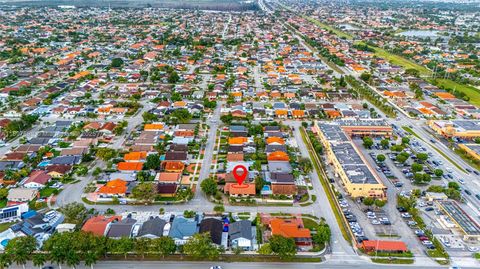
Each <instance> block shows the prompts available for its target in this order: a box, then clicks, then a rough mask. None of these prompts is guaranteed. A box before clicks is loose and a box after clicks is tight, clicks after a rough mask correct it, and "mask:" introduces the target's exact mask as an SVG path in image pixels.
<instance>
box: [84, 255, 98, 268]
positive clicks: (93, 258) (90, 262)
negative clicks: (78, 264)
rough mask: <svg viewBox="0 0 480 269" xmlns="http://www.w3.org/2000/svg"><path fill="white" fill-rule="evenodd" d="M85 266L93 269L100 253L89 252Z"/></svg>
mask: <svg viewBox="0 0 480 269" xmlns="http://www.w3.org/2000/svg"><path fill="white" fill-rule="evenodd" d="M84 255H85V266H90V268H91V269H93V265H94V264H95V263H97V260H98V253H96V252H95V251H87V252H86V253H85V254H84Z"/></svg>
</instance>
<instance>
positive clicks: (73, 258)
mask: <svg viewBox="0 0 480 269" xmlns="http://www.w3.org/2000/svg"><path fill="white" fill-rule="evenodd" d="M66 258H67V259H66V260H67V261H66V262H67V265H68V266H71V267H72V268H73V269H75V266H76V265H77V264H79V263H80V257H79V256H78V254H77V252H76V251H75V250H70V251H69V252H68V253H67V257H66Z"/></svg>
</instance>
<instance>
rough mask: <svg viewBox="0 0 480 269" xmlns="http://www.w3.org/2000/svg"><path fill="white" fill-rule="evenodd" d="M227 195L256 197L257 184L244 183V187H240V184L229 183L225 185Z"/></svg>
mask: <svg viewBox="0 0 480 269" xmlns="http://www.w3.org/2000/svg"><path fill="white" fill-rule="evenodd" d="M224 192H225V193H229V194H230V195H255V194H256V191H255V184H248V183H244V184H242V185H240V186H239V185H238V183H227V184H225V189H224Z"/></svg>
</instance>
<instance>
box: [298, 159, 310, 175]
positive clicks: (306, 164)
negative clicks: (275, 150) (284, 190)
mask: <svg viewBox="0 0 480 269" xmlns="http://www.w3.org/2000/svg"><path fill="white" fill-rule="evenodd" d="M298 166H299V167H300V168H301V169H302V170H303V172H305V173H310V172H311V171H312V170H313V165H312V162H311V161H310V159H308V158H301V159H300V160H299V161H298Z"/></svg>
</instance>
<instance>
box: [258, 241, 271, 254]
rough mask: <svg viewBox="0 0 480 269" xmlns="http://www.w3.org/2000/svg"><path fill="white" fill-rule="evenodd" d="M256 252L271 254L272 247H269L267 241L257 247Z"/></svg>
mask: <svg viewBox="0 0 480 269" xmlns="http://www.w3.org/2000/svg"><path fill="white" fill-rule="evenodd" d="M258 254H260V255H270V254H272V248H271V247H270V244H269V243H266V244H263V245H262V246H261V247H260V248H259V249H258Z"/></svg>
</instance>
